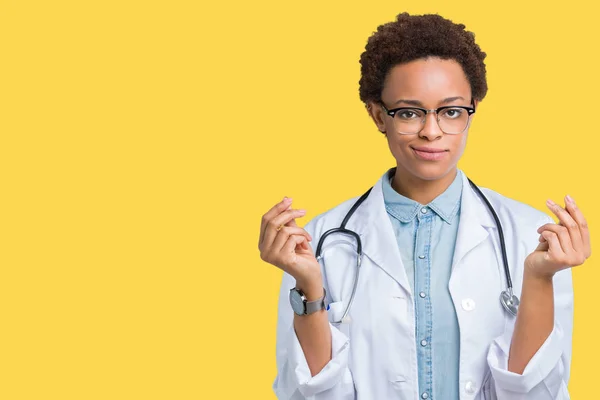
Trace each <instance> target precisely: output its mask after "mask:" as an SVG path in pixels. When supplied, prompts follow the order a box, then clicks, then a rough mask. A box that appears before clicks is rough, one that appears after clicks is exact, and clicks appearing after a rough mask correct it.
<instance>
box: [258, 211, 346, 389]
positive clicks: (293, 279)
mask: <svg viewBox="0 0 600 400" xmlns="http://www.w3.org/2000/svg"><path fill="white" fill-rule="evenodd" d="M303 215H304V213H303V212H302V211H300V210H292V209H291V199H288V200H286V199H284V201H282V202H280V203H279V204H277V205H275V206H274V207H273V208H272V209H271V210H269V212H267V213H266V214H265V215H264V216H263V219H262V223H261V233H260V238H259V250H260V251H261V258H262V259H263V260H264V261H266V262H268V263H270V264H273V265H275V266H277V267H278V268H280V269H282V270H283V271H284V274H283V281H282V284H281V290H280V295H279V307H278V312H279V315H278V320H277V378H276V379H275V382H274V384H273V389H274V391H275V393H276V395H277V397H278V398H279V399H296V400H299V399H307V398H310V399H314V400H318V399H340V400H346V399H348V400H350V399H354V384H353V382H352V375H351V373H350V370H349V368H348V352H349V349H348V338H347V337H346V336H345V335H344V334H343V333H341V332H340V331H339V330H338V329H336V328H335V327H333V326H332V325H331V324H330V323H329V321H328V319H327V312H326V311H324V310H322V311H319V312H316V313H314V314H311V315H303V316H298V315H296V314H295V313H294V312H293V310H292V307H291V305H290V302H289V291H290V289H291V288H293V287H294V286H296V287H298V288H299V289H301V290H302V291H303V292H304V294H305V295H306V296H307V298H308V300H309V301H311V300H315V299H317V298H319V297H321V296H322V295H323V279H322V273H321V266H320V264H319V263H318V261H317V260H316V258H315V256H314V254H313V251H312V248H311V246H310V244H309V241H311V240H312V234H313V233H314V232H313V230H314V225H315V222H313V221H311V222H309V223H308V224H307V225H306V227H305V229H302V228H300V227H298V226H297V225H296V223H295V220H294V219H295V218H297V217H300V216H303Z"/></svg>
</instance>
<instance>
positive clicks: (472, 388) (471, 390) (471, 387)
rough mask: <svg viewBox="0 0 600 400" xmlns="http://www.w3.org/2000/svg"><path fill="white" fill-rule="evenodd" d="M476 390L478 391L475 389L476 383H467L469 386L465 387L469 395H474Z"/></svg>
mask: <svg viewBox="0 0 600 400" xmlns="http://www.w3.org/2000/svg"><path fill="white" fill-rule="evenodd" d="M476 389H477V388H476V387H475V383H474V382H471V381H468V382H467V384H466V385H465V390H466V391H467V393H469V394H473V393H475V390H476Z"/></svg>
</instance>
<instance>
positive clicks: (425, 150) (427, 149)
mask: <svg viewBox="0 0 600 400" xmlns="http://www.w3.org/2000/svg"><path fill="white" fill-rule="evenodd" d="M413 150H416V151H419V152H423V153H444V152H446V151H447V150H444V149H436V148H433V147H413Z"/></svg>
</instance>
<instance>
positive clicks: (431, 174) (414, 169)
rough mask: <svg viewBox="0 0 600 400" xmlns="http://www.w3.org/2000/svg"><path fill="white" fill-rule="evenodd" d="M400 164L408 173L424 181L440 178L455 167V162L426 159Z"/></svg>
mask: <svg viewBox="0 0 600 400" xmlns="http://www.w3.org/2000/svg"><path fill="white" fill-rule="evenodd" d="M400 165H401V166H402V168H403V169H404V170H406V171H407V172H408V173H409V174H411V175H413V176H415V177H416V178H419V179H421V180H424V181H435V180H438V179H442V178H443V177H445V176H446V175H448V173H449V172H451V171H452V170H453V169H454V168H456V165H455V164H450V163H436V162H427V161H417V162H414V163H410V165H402V164H400Z"/></svg>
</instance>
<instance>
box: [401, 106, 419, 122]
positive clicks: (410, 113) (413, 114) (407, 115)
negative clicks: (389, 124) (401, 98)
mask: <svg viewBox="0 0 600 400" xmlns="http://www.w3.org/2000/svg"><path fill="white" fill-rule="evenodd" d="M396 117H397V118H399V119H401V120H402V121H410V120H415V119H422V118H423V112H422V111H421V110H417V109H404V110H399V111H398V112H397V113H396Z"/></svg>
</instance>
